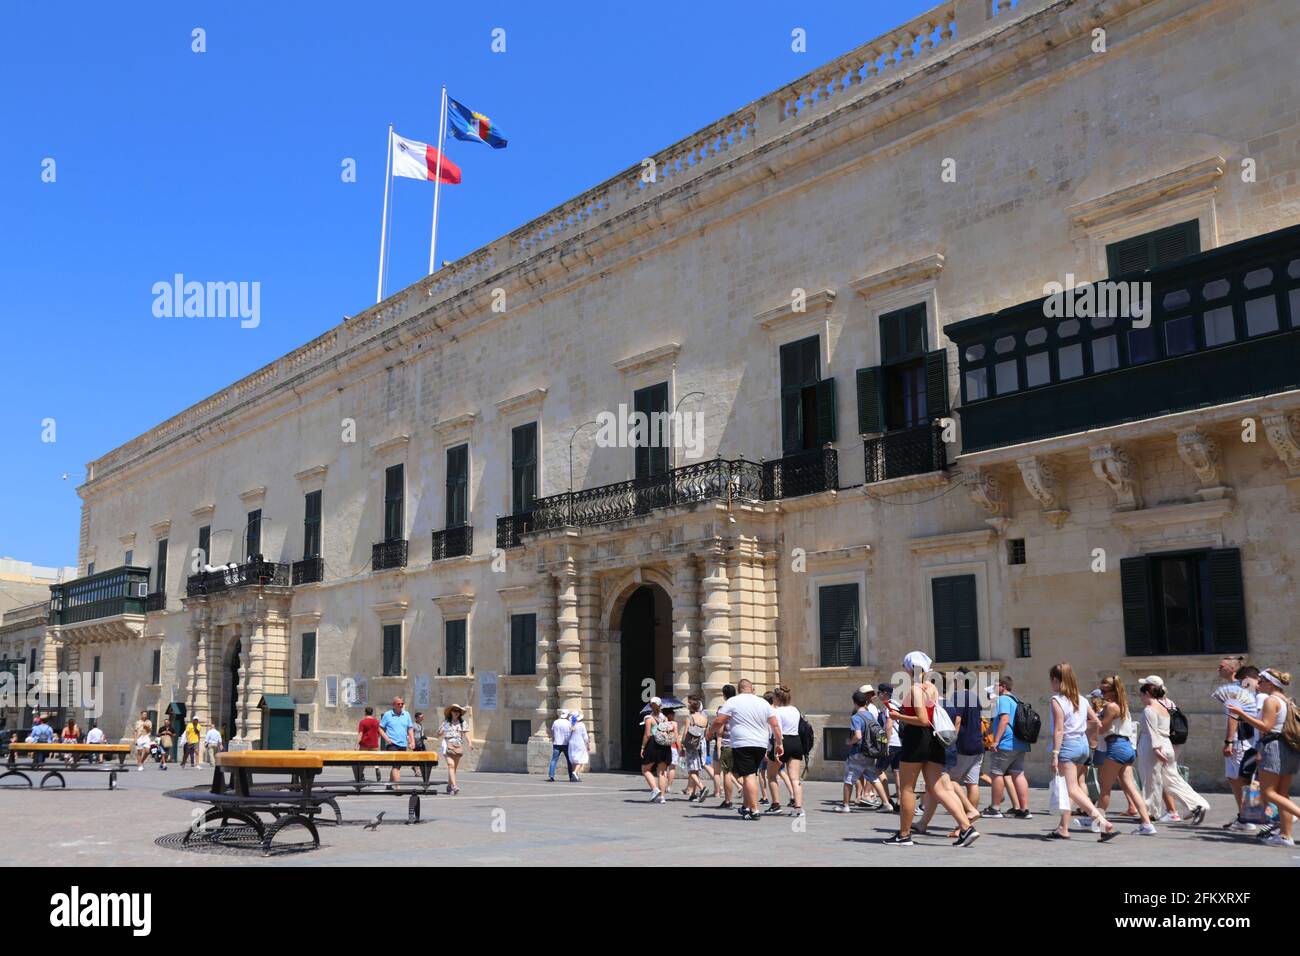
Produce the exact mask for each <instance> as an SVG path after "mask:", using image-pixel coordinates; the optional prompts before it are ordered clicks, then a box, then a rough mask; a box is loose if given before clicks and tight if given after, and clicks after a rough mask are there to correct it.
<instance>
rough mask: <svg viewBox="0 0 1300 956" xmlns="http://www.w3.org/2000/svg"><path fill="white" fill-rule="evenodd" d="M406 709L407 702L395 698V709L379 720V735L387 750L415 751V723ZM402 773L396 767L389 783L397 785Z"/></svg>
mask: <svg viewBox="0 0 1300 956" xmlns="http://www.w3.org/2000/svg"><path fill="white" fill-rule="evenodd" d="M405 708H406V701H404V700H402V698H400V697H394V698H393V709H392V710H386V711H384V716H383V717H380V718H379V733H380V734H381V735H382V736H383V742H384V743H385V744H386V745H387V746H386V748H385V749H387V750H414V749H415V721H413V720H412V719H411V715H410V714H408V713H407V712H406V709H405ZM401 773H402V771H401V768H399V767H396V766H394V767H393V769H392V771H391V772H390V773H389V775H388V780H389V783H397V782H398V780H400V779H401Z"/></svg>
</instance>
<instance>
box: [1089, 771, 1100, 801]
mask: <svg viewBox="0 0 1300 956" xmlns="http://www.w3.org/2000/svg"><path fill="white" fill-rule="evenodd" d="M1088 799H1089V800H1091V801H1092V802H1093V803H1096V802H1097V801H1098V800H1100V799H1101V780H1100V779H1098V777H1097V768H1096V767H1089V768H1088Z"/></svg>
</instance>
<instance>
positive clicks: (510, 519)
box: [497, 511, 533, 550]
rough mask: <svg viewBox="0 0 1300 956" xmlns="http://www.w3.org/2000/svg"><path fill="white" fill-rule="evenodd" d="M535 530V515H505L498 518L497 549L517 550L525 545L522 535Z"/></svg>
mask: <svg viewBox="0 0 1300 956" xmlns="http://www.w3.org/2000/svg"><path fill="white" fill-rule="evenodd" d="M532 530H533V513H532V512H531V511H525V512H524V513H523V514H517V515H505V516H504V517H500V518H497V547H498V548H501V549H503V550H504V549H506V548H517V547H519V546H520V545H521V544H523V541H522V539H521V538H520V535H525V534H527V533H528V532H530V531H532Z"/></svg>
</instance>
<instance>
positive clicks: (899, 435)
mask: <svg viewBox="0 0 1300 956" xmlns="http://www.w3.org/2000/svg"><path fill="white" fill-rule="evenodd" d="M862 449H863V455H864V458H865V461H866V469H867V470H866V479H865V480H866V483H867V484H869V485H870V484H874V483H875V482H877V481H888V480H889V479H891V478H904V477H906V476H908V475H924V474H927V473H928V472H932V471H943V470H945V469H946V468H947V467H948V451H947V448H946V447H945V446H944V443H943V426H941V425H940V424H938V423H937V422H935V423H933V424H930V425H918V426H917V427H915V428H907V429H903V430H902V431H896V432H886V433H885V434H883V435H880V436H878V437H876V438H868V439H866V440H865V441H864V442H863V443H862Z"/></svg>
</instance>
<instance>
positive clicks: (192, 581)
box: [185, 558, 289, 597]
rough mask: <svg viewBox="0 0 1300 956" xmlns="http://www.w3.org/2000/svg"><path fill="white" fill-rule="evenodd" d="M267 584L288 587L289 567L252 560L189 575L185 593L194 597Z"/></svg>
mask: <svg viewBox="0 0 1300 956" xmlns="http://www.w3.org/2000/svg"><path fill="white" fill-rule="evenodd" d="M268 584H269V585H272V586H274V587H288V586H289V565H287V564H280V563H278V562H276V561H267V560H265V559H263V558H254V559H253V560H252V561H246V562H245V563H243V564H233V565H227V566H226V567H224V568H216V569H214V570H212V571H200V572H199V573H198V574H191V575H190V576H189V578H188V579H187V580H186V582H185V593H186V595H188V596H189V597H195V596H197V595H202V594H220V593H221V592H222V591H231V590H234V589H235V588H242V587H249V586H252V585H259V586H261V585H268Z"/></svg>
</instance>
